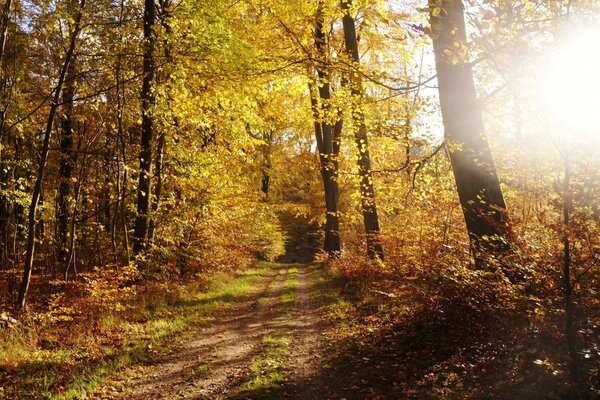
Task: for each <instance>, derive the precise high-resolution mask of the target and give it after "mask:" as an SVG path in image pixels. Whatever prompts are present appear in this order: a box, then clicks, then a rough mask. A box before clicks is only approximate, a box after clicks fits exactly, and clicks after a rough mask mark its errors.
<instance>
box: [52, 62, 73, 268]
mask: <svg viewBox="0 0 600 400" xmlns="http://www.w3.org/2000/svg"><path fill="white" fill-rule="evenodd" d="M75 75H76V74H75V60H72V61H71V62H70V63H69V67H68V69H67V75H66V77H65V84H64V89H63V93H62V102H63V104H64V109H65V112H64V114H63V116H62V121H61V130H60V135H61V136H60V166H59V184H58V199H57V203H58V216H57V217H58V220H57V222H56V224H57V230H56V246H57V261H58V262H59V263H60V264H61V265H62V266H63V267H64V268H65V269H66V268H68V267H67V265H66V263H67V261H68V260H69V233H68V232H69V228H68V227H69V214H70V212H69V211H70V208H71V187H72V184H73V183H72V182H71V178H72V172H73V168H74V166H75V158H74V153H73V99H74V98H75Z"/></svg>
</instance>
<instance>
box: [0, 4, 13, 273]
mask: <svg viewBox="0 0 600 400" xmlns="http://www.w3.org/2000/svg"><path fill="white" fill-rule="evenodd" d="M11 4H12V0H6V2H5V3H4V8H3V10H2V21H1V23H0V24H1V25H0V85H2V95H1V98H2V100H3V101H2V114H1V115H0V118H1V120H0V167H1V168H0V190H6V189H7V188H8V178H9V171H8V168H7V167H4V154H3V153H2V149H3V148H6V147H8V146H7V145H6V144H5V143H7V142H8V140H7V138H6V132H5V121H6V111H7V109H8V105H7V101H6V100H7V99H6V98H5V96H6V85H7V80H6V76H5V73H4V50H5V49H6V38H7V36H8V22H9V21H10V7H11ZM9 220H10V204H9V200H8V198H7V197H6V196H5V195H4V194H2V195H0V243H1V244H2V249H1V252H2V255H1V257H0V260H1V261H2V262H5V261H7V260H8V241H9V235H8V231H9V226H8V225H9Z"/></svg>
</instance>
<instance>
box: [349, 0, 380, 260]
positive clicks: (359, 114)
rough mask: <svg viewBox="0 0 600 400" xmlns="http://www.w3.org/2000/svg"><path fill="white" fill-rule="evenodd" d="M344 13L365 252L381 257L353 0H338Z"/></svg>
mask: <svg viewBox="0 0 600 400" xmlns="http://www.w3.org/2000/svg"><path fill="white" fill-rule="evenodd" d="M341 6H342V11H343V13H344V17H343V25H344V43H345V47H346V52H347V53H348V56H349V59H350V62H351V63H352V70H351V73H350V74H351V77H350V80H349V84H350V94H351V95H352V102H351V115H352V131H353V133H354V141H355V142H356V146H357V148H358V173H359V175H360V188H359V190H360V201H361V209H362V214H363V221H364V225H365V232H366V235H367V253H368V255H369V257H371V258H379V259H380V260H383V246H382V244H381V239H380V228H379V217H378V216H377V205H376V203H375V187H374V186H373V175H372V173H371V156H370V154H369V141H368V138H367V125H366V123H365V114H364V111H363V104H362V103H363V97H364V94H363V83H362V78H361V75H360V71H359V68H360V57H359V54H358V40H357V37H356V24H355V22H354V18H353V17H352V15H350V12H351V11H350V9H351V7H352V0H341Z"/></svg>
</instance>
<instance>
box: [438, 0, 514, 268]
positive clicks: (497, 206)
mask: <svg viewBox="0 0 600 400" xmlns="http://www.w3.org/2000/svg"><path fill="white" fill-rule="evenodd" d="M429 8H430V20H431V21H430V22H431V37H432V40H433V48H434V53H435V61H436V69H437V78H438V87H439V96H440V105H441V110H442V118H443V122H444V129H445V136H446V139H447V141H448V143H449V146H450V147H449V150H450V161H451V164H452V169H453V171H454V178H455V180H456V187H457V190H458V196H459V198H460V203H461V206H462V209H463V213H464V217H465V222H466V225H467V230H468V233H469V238H470V241H471V251H472V253H473V256H474V258H475V262H476V265H477V266H478V267H479V268H483V267H493V266H494V264H497V263H498V262H501V259H502V258H503V257H504V256H505V255H507V253H508V252H509V249H510V245H509V242H508V241H509V240H510V236H511V234H510V227H509V224H508V219H507V215H506V204H505V202H504V197H503V195H502V190H501V188H500V182H499V180H498V176H497V175H496V168H495V166H494V161H493V158H492V154H491V151H490V147H489V144H488V142H487V139H486V137H485V134H484V128H483V118H482V113H481V108H480V105H479V102H478V100H477V95H476V92H475V84H474V82H473V72H472V69H471V64H470V63H469V62H468V61H467V60H465V59H464V48H465V45H466V43H467V37H466V31H465V21H464V10H463V3H462V1H461V0H430V2H429ZM505 272H509V274H510V273H511V271H505Z"/></svg>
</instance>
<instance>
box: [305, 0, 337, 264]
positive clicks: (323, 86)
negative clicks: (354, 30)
mask: <svg viewBox="0 0 600 400" xmlns="http://www.w3.org/2000/svg"><path fill="white" fill-rule="evenodd" d="M320 7H321V4H319V10H318V11H317V16H316V20H315V47H316V49H317V53H318V54H319V56H321V58H322V60H321V62H322V63H324V62H325V60H326V56H325V55H326V48H325V46H326V43H325V33H324V32H323V14H322V10H321V8H320ZM317 77H318V80H317V81H316V82H315V84H314V85H313V86H316V87H317V88H318V94H319V98H320V103H319V101H318V100H317V99H316V95H315V94H314V88H312V89H311V103H312V106H313V113H314V118H315V136H316V138H317V150H318V151H319V159H320V162H321V175H322V177H323V187H324V195H325V211H326V215H325V239H324V243H323V248H324V250H325V251H326V252H327V253H329V254H335V253H337V252H339V251H340V250H341V240H340V222H339V212H338V182H337V178H338V171H337V155H336V153H335V148H336V147H335V146H336V144H335V140H334V136H335V134H336V131H335V129H334V128H335V127H334V125H333V124H332V122H331V120H332V115H331V85H330V82H329V74H328V73H327V72H326V71H325V68H324V66H323V65H319V66H317ZM337 148H339V144H338V147H337Z"/></svg>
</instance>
